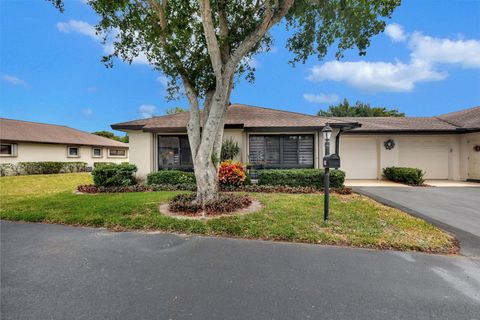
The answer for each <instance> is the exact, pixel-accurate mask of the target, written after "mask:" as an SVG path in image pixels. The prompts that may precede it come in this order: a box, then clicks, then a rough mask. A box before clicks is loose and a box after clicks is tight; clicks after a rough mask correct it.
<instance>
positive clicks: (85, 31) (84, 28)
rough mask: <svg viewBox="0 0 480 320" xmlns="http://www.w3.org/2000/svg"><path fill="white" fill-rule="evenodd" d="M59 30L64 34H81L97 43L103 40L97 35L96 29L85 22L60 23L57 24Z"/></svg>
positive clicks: (72, 20) (70, 21)
mask: <svg viewBox="0 0 480 320" xmlns="http://www.w3.org/2000/svg"><path fill="white" fill-rule="evenodd" d="M57 29H58V31H60V32H63V33H71V32H75V33H79V34H82V35H84V36H88V37H90V38H92V39H93V40H96V41H100V39H101V38H100V37H99V36H98V35H97V34H96V31H95V27H94V26H92V25H91V24H89V23H88V22H85V21H80V20H74V19H71V20H69V21H68V22H59V23H57Z"/></svg>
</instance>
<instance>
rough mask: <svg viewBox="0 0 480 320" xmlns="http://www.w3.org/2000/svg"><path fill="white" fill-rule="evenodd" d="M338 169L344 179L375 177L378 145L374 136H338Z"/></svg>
mask: <svg viewBox="0 0 480 320" xmlns="http://www.w3.org/2000/svg"><path fill="white" fill-rule="evenodd" d="M340 170H343V171H345V174H346V177H345V178H346V179H377V171H378V147H377V141H376V139H375V137H372V138H355V137H349V136H343V137H342V138H340Z"/></svg>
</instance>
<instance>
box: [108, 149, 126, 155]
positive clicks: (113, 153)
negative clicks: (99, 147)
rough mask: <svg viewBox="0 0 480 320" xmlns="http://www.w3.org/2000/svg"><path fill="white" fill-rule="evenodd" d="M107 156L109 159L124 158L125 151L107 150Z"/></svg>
mask: <svg viewBox="0 0 480 320" xmlns="http://www.w3.org/2000/svg"><path fill="white" fill-rule="evenodd" d="M108 155H109V156H110V157H126V156H127V150H125V149H108Z"/></svg>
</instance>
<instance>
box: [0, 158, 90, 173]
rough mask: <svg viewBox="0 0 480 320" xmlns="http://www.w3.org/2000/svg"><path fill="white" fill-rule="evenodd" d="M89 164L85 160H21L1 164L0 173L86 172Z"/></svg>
mask: <svg viewBox="0 0 480 320" xmlns="http://www.w3.org/2000/svg"><path fill="white" fill-rule="evenodd" d="M86 168H87V164H86V163H85V162H54V161H39V162H19V163H17V164H13V163H4V164H2V165H0V175H1V176H6V175H24V174H27V175H28V174H55V173H70V172H84V171H86Z"/></svg>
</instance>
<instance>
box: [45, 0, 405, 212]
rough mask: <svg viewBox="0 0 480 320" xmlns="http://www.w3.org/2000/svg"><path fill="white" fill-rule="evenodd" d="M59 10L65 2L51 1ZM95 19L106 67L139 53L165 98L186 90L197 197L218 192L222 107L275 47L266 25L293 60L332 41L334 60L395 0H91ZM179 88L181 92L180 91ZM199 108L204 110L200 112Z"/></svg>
mask: <svg viewBox="0 0 480 320" xmlns="http://www.w3.org/2000/svg"><path fill="white" fill-rule="evenodd" d="M50 1H52V2H53V3H54V5H55V6H56V7H57V8H59V9H60V10H63V3H62V0H50ZM88 4H89V5H90V6H91V7H92V8H93V9H94V10H95V11H96V12H97V14H98V15H99V16H100V22H99V23H98V24H97V26H96V29H97V32H98V34H100V35H103V36H104V37H105V40H106V41H108V40H107V38H108V36H109V35H110V39H112V38H113V40H112V41H113V48H114V51H113V53H112V54H110V55H108V56H106V57H104V58H103V61H104V62H105V63H106V64H107V65H108V66H111V65H112V61H113V60H112V59H113V58H115V57H117V58H120V59H122V60H124V61H127V62H132V60H133V59H134V58H135V57H137V56H139V55H142V54H144V55H145V56H146V57H147V59H148V61H149V62H150V64H151V66H152V67H153V68H154V69H156V70H158V71H159V72H161V73H163V74H164V75H165V76H166V77H167V78H168V79H169V81H168V89H167V91H168V94H169V98H175V97H177V95H178V93H182V94H185V95H186V96H187V98H188V102H189V106H190V120H189V122H188V125H187V132H188V137H189V141H190V147H191V152H192V158H193V164H194V171H195V176H196V179H197V198H196V201H197V202H199V203H201V204H203V203H205V201H208V200H211V199H214V198H216V197H217V194H218V177H217V170H218V164H219V159H220V152H221V147H222V139H223V129H224V121H225V114H226V110H227V108H228V105H229V101H230V94H231V92H232V89H233V86H234V82H235V80H236V79H238V77H239V76H241V75H243V76H245V77H246V79H247V80H249V81H253V79H254V72H255V69H254V67H253V65H252V64H251V63H249V62H250V61H251V59H252V57H253V56H254V55H256V54H258V53H260V52H266V51H269V50H270V48H271V45H272V41H273V39H272V35H271V34H270V33H269V31H270V30H271V28H272V27H273V26H275V25H277V24H280V25H282V26H283V27H286V28H287V30H288V32H289V35H290V38H289V39H288V41H287V45H286V46H287V48H288V49H289V50H290V51H291V52H292V53H293V58H292V61H290V62H291V63H292V64H293V65H294V64H295V63H298V62H301V63H304V62H305V61H306V60H307V58H308V57H309V56H311V55H316V56H317V57H318V59H322V58H323V57H324V56H325V55H326V54H327V51H328V48H329V47H331V46H332V45H333V44H336V51H335V52H336V57H337V58H341V57H342V55H343V52H344V51H345V50H346V49H349V48H352V47H356V48H358V50H359V53H360V54H361V55H363V54H365V50H366V49H367V47H368V46H369V45H370V38H371V37H372V36H374V35H375V34H378V33H380V32H382V31H383V30H384V28H385V21H384V19H385V18H389V17H390V15H391V14H392V12H393V10H394V9H395V7H397V6H398V5H399V4H400V0H89V1H88ZM180 88H182V90H180ZM202 107H203V110H201V109H202Z"/></svg>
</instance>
